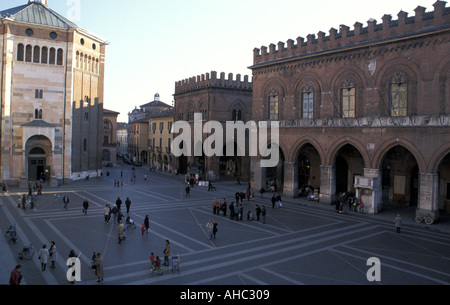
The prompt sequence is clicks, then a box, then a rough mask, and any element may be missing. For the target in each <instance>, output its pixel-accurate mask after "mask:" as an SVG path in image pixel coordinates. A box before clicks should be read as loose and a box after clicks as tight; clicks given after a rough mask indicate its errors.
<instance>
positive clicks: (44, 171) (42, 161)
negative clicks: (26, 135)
mask: <svg viewBox="0 0 450 305" xmlns="http://www.w3.org/2000/svg"><path fill="white" fill-rule="evenodd" d="M25 151H26V155H25V159H26V161H25V164H26V165H27V169H26V172H27V180H28V181H40V180H42V181H43V182H48V181H49V179H50V169H51V167H50V165H51V164H52V144H51V142H50V140H49V139H48V138H46V137H44V136H34V137H31V138H30V139H28V141H27V144H26V146H25Z"/></svg>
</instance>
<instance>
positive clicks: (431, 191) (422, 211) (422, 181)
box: [416, 173, 439, 221]
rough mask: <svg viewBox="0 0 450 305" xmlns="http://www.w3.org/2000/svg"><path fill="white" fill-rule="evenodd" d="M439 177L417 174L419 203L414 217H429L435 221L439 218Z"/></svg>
mask: <svg viewBox="0 0 450 305" xmlns="http://www.w3.org/2000/svg"><path fill="white" fill-rule="evenodd" d="M438 199H439V176H438V175H437V174H429V173H419V200H418V201H419V202H418V206H417V209H416V216H422V215H426V214H428V215H430V217H431V218H433V219H434V220H435V221H436V220H438V218H439V208H438V205H439V201H438Z"/></svg>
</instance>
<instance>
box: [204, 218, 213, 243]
mask: <svg viewBox="0 0 450 305" xmlns="http://www.w3.org/2000/svg"><path fill="white" fill-rule="evenodd" d="M206 231H208V236H209V240H211V239H212V237H213V223H212V222H211V220H208V222H207V223H206Z"/></svg>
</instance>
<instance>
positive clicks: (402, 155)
mask: <svg viewBox="0 0 450 305" xmlns="http://www.w3.org/2000/svg"><path fill="white" fill-rule="evenodd" d="M382 171H383V174H382V188H383V194H382V200H383V202H389V203H390V204H393V205H399V206H417V203H418V196H419V178H418V176H419V167H418V164H417V161H416V158H415V157H414V156H413V154H412V153H411V152H410V151H409V150H408V149H406V148H405V147H403V146H400V145H397V146H395V147H393V148H391V149H390V150H389V151H388V152H387V153H386V155H385V157H384V159H383V162H382Z"/></svg>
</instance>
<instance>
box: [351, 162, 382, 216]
mask: <svg viewBox="0 0 450 305" xmlns="http://www.w3.org/2000/svg"><path fill="white" fill-rule="evenodd" d="M381 175H382V171H381V170H380V169H378V168H365V169H364V177H363V178H364V179H367V180H368V182H369V184H370V185H368V187H367V188H366V189H365V188H363V189H359V191H357V193H358V194H357V196H360V198H361V199H362V201H363V202H364V205H365V206H366V207H367V208H368V209H369V213H370V214H378V212H380V211H381V210H382V208H383V202H382V186H381ZM355 187H357V186H356V185H355Z"/></svg>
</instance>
